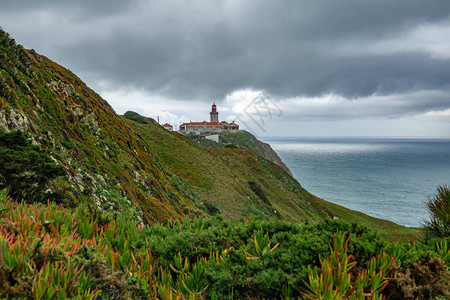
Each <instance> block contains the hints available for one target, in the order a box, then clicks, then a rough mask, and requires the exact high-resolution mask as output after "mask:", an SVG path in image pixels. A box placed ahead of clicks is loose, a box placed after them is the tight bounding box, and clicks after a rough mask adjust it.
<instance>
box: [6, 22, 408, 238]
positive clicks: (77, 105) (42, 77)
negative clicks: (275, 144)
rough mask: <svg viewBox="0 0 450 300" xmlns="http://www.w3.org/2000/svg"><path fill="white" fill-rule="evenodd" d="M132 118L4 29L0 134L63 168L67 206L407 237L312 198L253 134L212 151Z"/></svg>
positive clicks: (152, 218)
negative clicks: (363, 228)
mask: <svg viewBox="0 0 450 300" xmlns="http://www.w3.org/2000/svg"><path fill="white" fill-rule="evenodd" d="M134 116H135V117H134V118H130V115H128V117H121V116H118V115H117V114H116V113H115V112H114V110H113V109H112V108H111V106H110V105H109V104H108V103H107V102H106V101H105V100H104V99H102V98H101V97H100V96H99V95H98V94H97V93H95V92H94V91H93V90H92V89H90V88H89V87H88V86H87V85H86V84H85V83H84V82H82V81H81V80H80V79H79V78H78V77H77V76H76V75H75V74H73V73H72V72H71V71H69V70H68V69H66V68H64V67H62V66H60V65H58V64H56V63H55V62H53V61H51V60H49V59H48V58H46V57H45V56H43V55H40V54H38V53H36V52H35V51H34V50H26V49H24V48H23V47H22V46H20V45H18V44H16V43H15V41H14V40H13V39H12V38H11V37H10V36H9V35H8V34H7V33H6V32H4V31H1V30H0V130H4V131H13V130H21V131H23V132H26V133H28V134H29V136H30V139H31V140H32V141H33V143H34V144H35V145H37V146H38V147H40V148H41V149H42V150H43V151H45V152H46V153H47V154H48V155H49V156H50V157H52V159H53V160H54V161H55V162H56V163H58V164H59V165H61V166H62V167H63V168H64V176H62V177H59V178H58V179H56V180H54V181H53V182H52V183H51V185H50V188H51V189H52V190H53V191H55V192H59V193H61V194H62V195H63V196H64V197H63V200H62V202H63V203H64V204H66V205H69V206H76V205H78V204H79V203H80V202H84V203H89V204H91V205H93V206H96V207H98V208H100V209H102V210H106V211H112V212H116V213H119V214H128V215H133V216H134V217H135V218H137V219H139V220H142V221H143V222H146V223H154V222H156V221H162V222H165V221H167V220H169V219H173V218H180V217H184V216H200V215H211V214H222V215H223V216H224V217H226V218H229V219H236V218H241V217H243V216H249V215H257V216H260V217H261V218H268V219H279V220H287V221H292V222H295V223H305V222H313V223H316V222H319V221H321V220H323V219H324V218H344V219H349V220H354V221H359V222H361V223H364V224H366V225H367V226H369V227H374V228H375V227H379V229H381V230H384V231H386V232H390V231H403V230H406V231H407V230H408V229H405V228H404V227H402V226H398V225H396V224H394V223H391V222H387V221H386V222H385V221H381V220H378V219H374V218H370V217H367V216H365V215H363V214H361V213H357V212H352V211H350V210H348V209H345V208H343V207H341V206H338V205H334V204H331V203H328V202H326V201H324V200H322V199H319V198H317V197H315V196H314V195H312V194H310V193H309V192H307V191H306V190H305V189H303V188H302V187H301V185H300V184H299V183H298V182H297V181H296V180H295V179H294V178H293V177H292V176H291V175H290V174H289V170H288V169H287V167H285V166H284V164H282V162H281V160H280V161H278V162H277V160H276V158H274V157H270V151H269V150H268V148H267V145H263V144H261V143H260V142H258V141H256V139H255V140H253V138H254V137H253V138H251V137H249V136H248V135H247V136H244V137H243V140H246V141H247V142H248V141H253V142H254V145H253V146H252V145H249V144H248V143H247V145H243V144H245V143H243V142H237V141H238V140H239V139H234V141H235V142H234V144H232V146H230V145H228V146H226V145H222V146H219V147H207V146H202V145H200V144H198V143H195V142H193V141H191V140H190V139H188V138H187V137H185V136H183V135H180V134H178V133H176V132H168V131H166V130H165V129H163V128H162V127H161V126H159V125H158V124H157V123H156V122H154V121H153V120H151V119H148V118H145V117H142V116H139V115H137V114H134ZM245 135H246V134H245ZM269 147H270V146H269ZM272 156H273V155H272ZM266 158H269V159H270V160H268V159H266ZM273 161H275V163H274V162H273ZM380 224H381V225H380ZM383 224H384V225H383ZM380 226H381V227H380Z"/></svg>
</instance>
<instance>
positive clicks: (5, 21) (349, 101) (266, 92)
mask: <svg viewBox="0 0 450 300" xmlns="http://www.w3.org/2000/svg"><path fill="white" fill-rule="evenodd" d="M0 26H1V27H2V28H3V29H4V30H6V31H7V32H9V33H10V34H11V35H12V36H13V37H14V38H15V39H16V41H17V42H18V43H20V44H22V45H24V46H25V47H26V48H33V49H35V50H36V51H37V52H39V53H41V54H43V55H46V56H47V57H49V58H50V59H52V60H54V61H56V62H57V63H59V64H61V65H63V66H65V67H67V68H69V69H70V70H72V71H73V72H75V73H76V74H77V75H78V76H79V77H81V79H82V80H84V81H85V82H86V83H87V84H88V85H89V86H90V87H91V88H93V89H94V90H96V91H97V92H98V93H100V94H101V95H102V96H103V98H105V99H106V100H107V101H108V102H109V103H110V104H111V105H112V106H113V108H114V109H115V110H116V112H117V113H119V114H123V113H124V112H125V111H127V110H134V111H137V112H139V113H141V114H144V115H146V116H150V117H153V118H156V116H160V119H161V121H162V122H170V123H172V124H179V122H180V121H190V120H192V121H203V120H207V119H209V111H210V106H211V104H212V102H213V101H215V102H216V104H217V105H218V110H219V118H220V119H221V120H227V121H232V120H236V122H237V123H239V124H240V125H241V127H246V128H247V129H249V130H251V131H253V132H254V133H255V134H257V135H258V136H277V135H278V136H279V135H284V136H355V135H356V136H430V137H431V136H433V137H435V136H441V137H450V93H449V92H450V1H448V0H442V1H434V0H430V1H423V0H404V1H392V0H376V1H365V0H341V1H336V0H328V1H325V0H298V1H294V0H292V1H273V0H272V1H269V0H267V1H261V0H254V1H244V0H233V1H212V0H208V1H207V0H205V1H196V0H190V1H182V0H176V1H162V0H161V1H125V0H109V1H92V0H81V1H80V0H79V1H63V0H59V1H50V0H40V1H35V0H28V1H20V0H19V1H18V0H0Z"/></svg>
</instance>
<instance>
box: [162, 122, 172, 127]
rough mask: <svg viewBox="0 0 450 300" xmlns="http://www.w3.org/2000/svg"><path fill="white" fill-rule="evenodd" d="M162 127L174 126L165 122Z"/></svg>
mask: <svg viewBox="0 0 450 300" xmlns="http://www.w3.org/2000/svg"><path fill="white" fill-rule="evenodd" d="M162 127H173V126H172V125H170V124H169V123H166V124H164V125H163V126H162Z"/></svg>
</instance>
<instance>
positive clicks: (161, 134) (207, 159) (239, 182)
mask: <svg viewBox="0 0 450 300" xmlns="http://www.w3.org/2000/svg"><path fill="white" fill-rule="evenodd" d="M123 119H124V121H125V122H126V123H127V124H128V126H129V127H130V128H132V129H133V133H134V134H135V136H136V138H143V139H144V140H146V141H148V142H149V144H150V145H151V147H152V151H153V153H154V154H155V159H158V161H159V162H160V163H161V164H163V165H164V166H166V167H167V168H168V169H169V170H170V171H172V172H173V173H175V174H176V175H177V176H178V177H179V178H181V179H183V180H184V181H185V182H187V183H188V184H189V185H190V186H191V187H192V188H193V191H194V192H195V193H196V194H197V195H199V197H200V198H201V199H202V203H203V204H204V205H206V206H208V207H210V206H212V207H214V210H215V211H217V212H219V213H220V214H221V215H222V216H224V217H225V218H227V219H240V218H242V217H248V216H249V215H254V216H258V217H259V218H262V219H267V220H285V221H290V222H293V223H297V224H303V223H305V222H309V223H316V222H320V221H321V220H323V219H324V218H327V217H329V218H337V219H343V220H348V221H352V222H358V223H361V224H365V225H366V226H368V227H369V228H372V229H375V230H377V231H378V232H379V233H380V234H382V235H383V236H384V237H387V238H390V239H410V240H413V239H416V238H417V236H418V234H419V233H420V231H419V230H418V229H412V228H407V227H404V226H399V225H397V224H395V223H392V222H389V221H385V220H380V219H376V218H372V217H369V216H367V215H364V214H362V213H360V212H356V211H352V210H349V209H346V208H344V207H342V206H339V205H336V204H332V203H329V202H326V201H324V200H322V199H320V198H318V197H316V196H314V195H312V194H310V193H309V192H308V191H306V190H305V189H303V187H302V186H301V185H300V184H299V183H298V182H297V181H296V180H295V179H294V178H293V177H292V176H290V175H289V174H288V173H286V172H285V171H284V170H283V169H282V168H281V167H280V166H278V165H276V164H274V163H273V162H271V161H269V160H267V159H265V158H263V157H262V156H261V155H260V154H258V153H256V152H255V151H253V150H252V149H251V147H250V146H251V145H252V143H253V142H254V141H255V140H256V139H255V137H253V136H252V135H251V134H250V133H248V132H242V133H234V134H228V135H225V136H226V137H227V139H228V141H234V142H235V143H236V145H237V146H233V147H231V146H230V145H232V144H231V143H230V144H227V145H228V146H227V145H225V146H224V145H221V144H217V143H214V142H212V143H213V144H215V145H214V147H208V146H203V145H202V144H199V143H197V142H195V141H193V140H191V139H190V138H189V137H186V136H184V135H182V134H179V133H177V132H168V131H167V130H164V129H163V128H162V127H161V126H159V125H158V124H156V123H155V122H152V120H151V119H149V118H147V120H148V122H147V123H146V124H144V123H142V122H135V121H132V120H129V119H128V118H126V117H125V116H124V118H123ZM252 141H253V142H252ZM254 143H256V142H254Z"/></svg>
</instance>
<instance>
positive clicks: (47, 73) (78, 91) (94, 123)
mask: <svg viewBox="0 0 450 300" xmlns="http://www.w3.org/2000/svg"><path fill="white" fill-rule="evenodd" d="M25 118H26V119H25ZM17 119H18V120H23V122H22V123H20V122H19V123H20V124H19V123H18V124H19V125H18V126H13V125H11V124H12V123H11V122H15V120H17ZM2 120H6V122H2ZM2 126H3V127H6V128H7V129H20V130H23V131H27V132H29V133H30V134H31V136H32V138H33V139H34V141H35V142H36V143H37V144H38V145H39V146H40V147H41V148H43V149H45V150H46V151H47V153H49V154H50V155H51V156H52V157H53V158H54V159H55V160H56V161H58V162H59V163H60V164H61V165H63V167H64V168H65V171H66V174H67V175H66V176H65V178H61V179H59V180H58V181H57V182H55V184H54V186H53V189H56V190H59V191H61V192H63V193H64V194H65V196H66V201H67V202H68V203H70V204H72V205H76V204H77V201H91V202H92V201H94V202H95V203H96V204H97V205H98V206H99V207H101V208H103V209H112V210H114V211H118V212H120V213H133V214H134V215H136V216H139V215H141V216H142V218H143V219H144V220H146V221H148V222H153V221H155V220H167V219H169V218H175V217H180V216H183V215H189V214H192V213H193V212H194V213H195V214H198V213H201V212H200V211H199V209H198V208H197V207H196V205H195V203H194V202H195V201H196V199H197V198H198V197H196V196H195V195H193V194H192V192H191V191H190V190H189V188H188V187H186V184H185V183H183V182H182V181H181V180H180V179H179V178H177V177H176V176H174V175H173V174H172V173H170V172H169V171H168V170H167V169H166V168H165V167H164V166H163V165H161V164H158V162H157V161H156V160H155V158H154V157H153V154H152V153H151V152H150V151H149V148H150V146H149V145H148V143H147V142H146V141H145V140H144V139H142V138H141V137H140V136H139V135H136V134H133V133H132V130H131V129H130V128H129V127H128V126H127V124H126V123H125V122H123V121H122V119H121V118H120V117H119V116H118V115H116V114H115V112H114V110H113V109H112V108H111V107H110V105H109V104H108V103H107V102H106V101H105V100H103V99H102V98H101V97H100V96H99V95H98V94H96V93H95V92H94V91H93V90H91V89H90V88H88V87H87V86H86V84H85V83H83V82H82V81H81V80H80V79H79V78H78V77H77V76H75V75H74V74H73V73H72V72H70V71H69V70H67V69H65V68H63V67H61V66H60V65H58V64H56V63H54V62H52V61H51V60H49V59H48V58H46V57H44V56H42V55H39V54H37V53H36V52H34V51H29V50H25V49H23V47H21V46H20V45H17V44H15V42H14V41H13V40H12V39H10V38H9V36H8V35H7V34H6V33H5V32H3V31H1V30H0V128H1V127H2ZM136 207H138V210H136Z"/></svg>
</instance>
